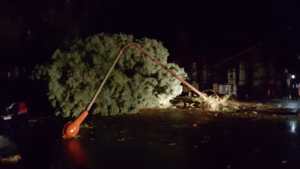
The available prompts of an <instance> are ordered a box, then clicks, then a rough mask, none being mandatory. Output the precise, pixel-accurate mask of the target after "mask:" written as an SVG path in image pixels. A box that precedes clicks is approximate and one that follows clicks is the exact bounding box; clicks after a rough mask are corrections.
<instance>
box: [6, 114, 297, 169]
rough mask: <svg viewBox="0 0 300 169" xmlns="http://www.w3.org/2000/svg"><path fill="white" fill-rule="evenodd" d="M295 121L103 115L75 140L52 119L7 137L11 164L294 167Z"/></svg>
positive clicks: (61, 168) (95, 168)
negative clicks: (16, 157)
mask: <svg viewBox="0 0 300 169" xmlns="http://www.w3.org/2000/svg"><path fill="white" fill-rule="evenodd" d="M299 124H300V123H299V120H298V119H297V117H296V116H291V117H290V118H288V119H285V120H254V119H252V120H250V119H249V120H245V119H227V120H224V119H223V120H219V121H214V122H210V123H208V124H201V125H194V123H193V122H188V123H177V122H172V121H168V120H161V119H157V120H153V119H152V120H147V119H129V120H128V119H126V118H125V119H117V120H109V119H107V120H99V122H97V127H96V128H95V129H94V130H85V129H83V130H82V132H81V138H79V139H76V140H69V141H62V140H61V138H60V134H61V133H60V128H61V127H62V123H60V122H57V121H55V120H53V119H51V120H48V121H47V120H45V121H42V122H37V123H35V124H30V125H27V126H22V127H20V126H19V128H17V129H16V130H15V132H16V133H14V135H13V136H12V137H11V141H12V142H13V143H14V144H16V146H17V148H18V151H19V152H20V153H21V155H22V158H23V159H22V161H21V162H20V163H19V164H18V165H15V166H12V167H11V168H26V169H27V168H28V169H33V168H43V169H48V168H49V169H76V168H78V169H99V168H131V169H135V168H136V169H142V168H145V169H153V168H162V169H177V168H178V169H185V168H186V169H193V168H202V169H234V168H239V169H248V168H249V169H253V168H264V169H265V168H272V169H277V168H278V169H279V168H291V169H295V168H299V166H300V160H299V158H300V135H299V132H300V126H299ZM3 137H5V136H3ZM0 142H1V140H0ZM0 148H1V147H0Z"/></svg>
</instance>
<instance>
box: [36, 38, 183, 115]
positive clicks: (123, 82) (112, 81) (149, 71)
mask: <svg viewBox="0 0 300 169" xmlns="http://www.w3.org/2000/svg"><path fill="white" fill-rule="evenodd" d="M130 42H136V43H139V44H140V45H141V46H142V47H143V48H144V49H145V50H146V51H147V52H148V53H149V54H151V55H152V56H154V57H155V58H157V59H159V60H160V61H161V62H162V63H163V64H165V65H167V66H168V67H169V68H171V69H173V70H174V71H175V72H177V74H178V75H180V76H183V77H186V73H185V72H184V70H183V69H181V68H179V66H178V65H176V64H171V63H169V64H168V63H167V58H168V55H169V53H168V51H167V49H166V48H164V47H163V45H162V43H161V42H159V41H157V40H154V39H148V38H142V39H135V38H134V37H133V36H130V35H124V34H114V35H106V34H98V35H95V36H91V37H88V38H86V39H79V40H76V41H74V42H72V43H70V44H69V45H67V46H66V47H65V48H63V49H57V50H56V51H55V52H54V54H53V56H52V58H51V62H50V63H49V64H47V65H40V66H38V67H37V71H36V72H35V73H34V76H35V77H36V78H38V79H43V80H47V81H48V98H49V101H50V102H51V104H52V106H53V107H54V108H55V109H56V110H57V114H59V115H62V116H64V117H68V116H77V115H78V114H79V113H80V112H81V111H83V110H84V109H85V108H86V106H87V105H88V103H89V102H90V100H91V98H92V97H93V95H94V94H95V92H96V90H97V88H98V87H99V85H100V83H101V81H102V80H103V79H104V76H105V74H106V73H107V72H108V70H109V68H110V66H111V65H112V63H113V61H114V59H115V58H116V56H117V54H118V52H119V50H120V48H121V47H123V46H124V45H126V44H128V43H130ZM181 92H182V86H181V85H180V82H179V81H178V80H176V79H175V78H174V77H172V76H171V75H170V74H168V73H167V72H166V71H165V70H163V69H162V68H161V67H160V66H159V65H156V64H154V63H152V62H151V61H150V60H149V59H148V58H146V57H144V56H142V55H141V54H140V52H139V51H138V50H136V49H133V48H130V49H128V50H126V51H125V52H124V55H123V56H122V57H121V59H120V61H119V62H118V64H117V66H116V67H115V69H114V71H113V72H112V74H111V76H110V78H109V80H108V81H107V83H106V84H105V86H104V88H103V90H102V92H101V93H100V95H99V96H98V98H97V100H96V102H95V105H94V109H93V113H100V114H101V115H118V114H123V113H134V112H137V110H138V109H140V108H150V107H160V106H165V105H166V104H167V103H169V100H171V99H172V98H174V97H176V96H177V95H179V94H180V93H181Z"/></svg>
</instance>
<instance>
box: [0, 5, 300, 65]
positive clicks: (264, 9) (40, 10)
mask: <svg viewBox="0 0 300 169" xmlns="http://www.w3.org/2000/svg"><path fill="white" fill-rule="evenodd" d="M299 8H300V5H299V4H298V3H297V1H283V0H273V1H271V0H268V1H259V0H256V1H255V0H244V1H216V0H206V1H200V2H194V1H180V2H174V1H158V0H152V1H137V0H132V1H124V0H123V1H122V0H105V1H104V0H102V1H101V0H100V1H99V0H98V1H97V0H43V1H41V0H27V1H17V0H10V1H1V2H0V26H1V28H0V29H1V32H0V44H1V51H3V52H2V55H6V56H11V57H10V61H16V60H22V59H23V60H24V58H26V60H29V62H31V61H30V60H32V61H33V60H34V61H35V62H38V60H42V59H40V58H45V57H47V56H49V55H51V52H52V51H53V50H54V49H55V48H57V47H59V46H60V44H61V43H62V41H63V40H65V39H67V38H70V37H73V36H75V35H79V36H87V35H90V34H94V33H97V32H103V31H104V32H111V33H114V32H124V33H131V34H134V35H137V36H149V37H153V38H157V39H160V40H162V41H164V42H165V44H166V46H167V47H168V48H169V49H170V51H171V53H174V51H175V50H174V49H175V48H176V47H177V46H184V45H186V46H188V49H189V50H191V53H193V54H194V55H203V54H204V55H220V54H222V55H224V56H225V57H226V56H230V55H232V54H234V53H236V52H238V51H240V50H243V49H245V48H247V47H249V46H250V45H253V44H255V43H257V42H263V43H265V44H274V43H276V44H277V46H280V47H281V48H284V49H285V50H286V52H287V53H286V55H287V56H289V57H295V56H296V54H297V53H299V52H300V48H299V47H300V45H298V44H300V43H299V41H300V21H299V16H300V10H299ZM180 35H182V37H181V36H180ZM180 37H181V38H182V41H181V39H180ZM185 43H187V44H185ZM278 44H279V45H278ZM25 55H26V56H25ZM3 57H5V56H3ZM29 58H30V59H29ZM7 60H9V59H7Z"/></svg>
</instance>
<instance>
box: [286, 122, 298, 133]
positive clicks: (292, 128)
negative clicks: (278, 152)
mask: <svg viewBox="0 0 300 169" xmlns="http://www.w3.org/2000/svg"><path fill="white" fill-rule="evenodd" d="M288 124H289V127H290V133H293V134H294V133H296V129H297V121H296V120H290V121H288Z"/></svg>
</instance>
